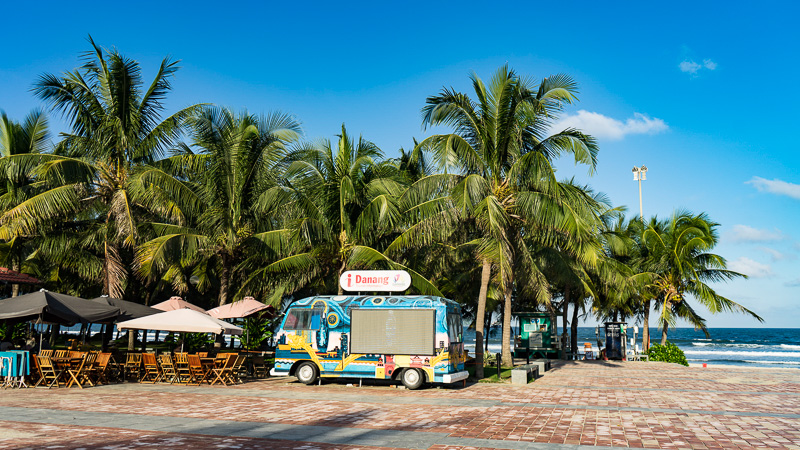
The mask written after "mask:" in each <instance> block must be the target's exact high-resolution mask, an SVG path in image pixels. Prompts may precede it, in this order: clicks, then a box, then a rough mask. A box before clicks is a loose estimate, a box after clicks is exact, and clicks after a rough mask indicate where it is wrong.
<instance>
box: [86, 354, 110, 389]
mask: <svg viewBox="0 0 800 450" xmlns="http://www.w3.org/2000/svg"><path fill="white" fill-rule="evenodd" d="M109 361H111V353H99V354H98V355H97V359H95V361H94V364H93V365H92V367H91V369H90V375H91V377H92V378H93V379H94V380H95V381H96V382H97V384H102V383H106V384H108V371H109V366H108V363H109Z"/></svg>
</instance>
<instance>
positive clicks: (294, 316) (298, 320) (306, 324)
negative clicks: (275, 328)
mask: <svg viewBox="0 0 800 450" xmlns="http://www.w3.org/2000/svg"><path fill="white" fill-rule="evenodd" d="M321 318H322V309H321V308H314V309H310V308H309V309H300V308H295V309H290V310H289V312H288V313H287V314H286V322H284V324H283V329H284V330H318V329H319V326H320V320H321Z"/></svg>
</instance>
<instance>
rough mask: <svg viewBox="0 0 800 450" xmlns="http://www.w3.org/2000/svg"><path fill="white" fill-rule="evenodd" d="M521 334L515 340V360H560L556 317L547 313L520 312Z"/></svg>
mask: <svg viewBox="0 0 800 450" xmlns="http://www.w3.org/2000/svg"><path fill="white" fill-rule="evenodd" d="M514 315H515V316H517V317H518V318H519V334H518V335H517V336H516V339H515V343H516V345H515V348H514V357H515V358H548V359H555V358H558V347H557V346H556V344H557V341H558V336H556V332H555V317H554V316H552V315H551V314H550V313H546V312H519V313H515V314H514Z"/></svg>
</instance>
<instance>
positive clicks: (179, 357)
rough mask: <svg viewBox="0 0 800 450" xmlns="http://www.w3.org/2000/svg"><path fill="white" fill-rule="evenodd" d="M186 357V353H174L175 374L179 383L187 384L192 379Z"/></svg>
mask: <svg viewBox="0 0 800 450" xmlns="http://www.w3.org/2000/svg"><path fill="white" fill-rule="evenodd" d="M188 356H189V354H188V353H175V372H176V373H177V374H178V376H177V380H178V382H179V383H187V382H188V381H189V379H190V378H191V377H192V373H191V369H189V358H188Z"/></svg>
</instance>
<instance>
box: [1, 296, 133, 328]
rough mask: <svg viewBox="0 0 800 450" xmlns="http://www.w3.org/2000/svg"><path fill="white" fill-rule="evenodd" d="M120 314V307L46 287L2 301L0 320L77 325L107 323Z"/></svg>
mask: <svg viewBox="0 0 800 450" xmlns="http://www.w3.org/2000/svg"><path fill="white" fill-rule="evenodd" d="M118 315H119V308H117V307H114V306H109V305H103V304H100V303H97V302H93V301H90V300H86V299H83V298H80V297H73V296H71V295H67V294H59V293H58V292H50V291H46V290H44V289H42V290H40V291H37V292H31V293H30V294H25V295H20V296H19V297H14V298H9V299H5V300H0V320H15V321H20V322H26V321H29V320H39V321H42V322H49V323H58V324H61V325H74V324H76V323H99V322H107V321H109V320H111V319H113V318H115V317H117V316H118Z"/></svg>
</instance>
